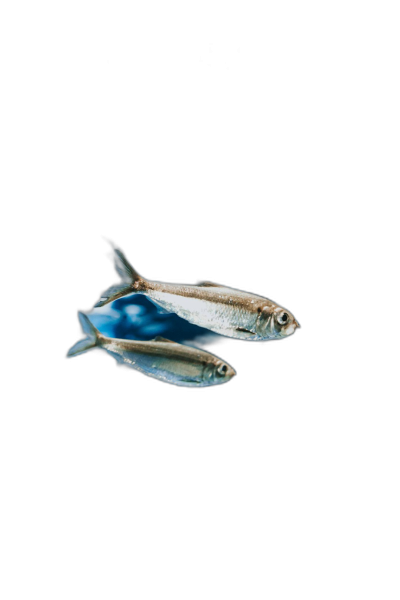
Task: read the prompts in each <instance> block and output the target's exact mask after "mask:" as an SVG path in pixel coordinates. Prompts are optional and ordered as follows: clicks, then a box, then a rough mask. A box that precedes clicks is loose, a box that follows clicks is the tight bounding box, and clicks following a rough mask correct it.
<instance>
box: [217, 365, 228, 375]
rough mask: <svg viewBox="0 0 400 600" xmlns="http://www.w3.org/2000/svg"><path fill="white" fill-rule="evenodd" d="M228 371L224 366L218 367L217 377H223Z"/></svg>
mask: <svg viewBox="0 0 400 600" xmlns="http://www.w3.org/2000/svg"><path fill="white" fill-rule="evenodd" d="M227 371H228V367H227V366H226V365H224V364H222V365H219V367H218V369H217V375H219V376H220V377H224V376H225V375H226V373H227Z"/></svg>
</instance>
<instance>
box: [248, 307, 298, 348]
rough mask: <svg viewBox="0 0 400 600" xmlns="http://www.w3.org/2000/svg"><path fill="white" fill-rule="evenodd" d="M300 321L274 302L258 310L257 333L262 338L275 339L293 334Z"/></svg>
mask: <svg viewBox="0 0 400 600" xmlns="http://www.w3.org/2000/svg"><path fill="white" fill-rule="evenodd" d="M299 327H300V323H299V322H298V321H297V319H296V318H295V317H294V315H292V313H291V312H289V311H288V310H287V309H286V308H282V306H278V305H276V304H272V305H267V306H264V307H263V308H262V309H261V310H260V315H259V319H258V323H257V335H258V336H259V337H260V338H262V339H264V340H277V339H280V338H284V337H288V336H289V335H293V333H294V332H295V331H296V329H297V328H299Z"/></svg>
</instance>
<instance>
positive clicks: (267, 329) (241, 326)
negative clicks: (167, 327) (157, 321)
mask: <svg viewBox="0 0 400 600" xmlns="http://www.w3.org/2000/svg"><path fill="white" fill-rule="evenodd" d="M114 258H115V268H116V270H117V271H118V273H119V275H120V277H121V278H122V281H123V283H122V284H120V285H113V286H112V287H110V288H109V289H108V290H107V291H105V292H104V293H103V294H102V296H101V298H100V300H99V302H97V304H96V305H95V306H96V307H98V306H104V305H105V304H108V302H112V301H113V300H116V299H117V298H121V297H122V296H127V295H128V294H133V293H139V294H144V295H145V296H147V297H148V298H150V300H152V301H153V302H154V303H155V304H157V305H158V306H161V308H163V309H164V310H166V311H168V312H173V313H176V314H177V315H179V316H180V317H182V318H183V319H186V320H187V321H190V323H194V324H195V325H199V326H200V327H205V328H207V329H210V330H211V331H215V332H217V333H220V334H222V335H225V336H227V337H232V338H238V339H242V340H270V339H279V338H284V337H287V336H289V335H292V334H293V333H294V332H295V331H296V329H297V328H298V327H300V324H299V323H298V321H297V320H296V319H295V318H294V316H293V315H292V313H290V312H289V311H288V310H287V309H286V308H283V307H282V306H279V304H276V302H273V301H272V300H269V299H268V298H263V297H262V296H257V295H255V294H250V293H248V292H242V291H241V290H236V289H233V288H230V287H227V286H224V285H219V284H217V283H211V282H210V281H204V282H202V283H199V284H197V285H182V284H176V283H161V282H157V281H149V280H148V279H144V278H143V277H141V276H140V275H139V273H137V271H135V269H134V268H133V267H132V265H130V264H129V262H128V261H127V259H126V258H125V256H124V254H123V253H122V252H121V250H119V249H118V248H114Z"/></svg>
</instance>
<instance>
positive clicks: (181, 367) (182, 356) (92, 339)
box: [67, 313, 236, 387]
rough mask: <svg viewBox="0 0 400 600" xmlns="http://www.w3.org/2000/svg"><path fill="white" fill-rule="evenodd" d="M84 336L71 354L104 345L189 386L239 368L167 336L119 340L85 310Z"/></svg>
mask: <svg viewBox="0 0 400 600" xmlns="http://www.w3.org/2000/svg"><path fill="white" fill-rule="evenodd" d="M78 316H79V320H80V323H81V326H82V329H83V331H84V332H85V333H86V334H87V336H88V337H86V338H85V339H84V340H80V341H79V342H77V343H76V344H75V345H74V346H73V347H72V348H71V349H70V350H69V352H68V355H67V356H75V355H76V354H81V353H82V352H86V351H87V350H90V349H91V348H94V347H96V346H97V347H100V348H102V349H103V350H105V351H106V352H108V353H109V354H111V356H113V357H114V358H115V359H116V360H117V361H118V362H119V363H120V364H123V365H126V366H128V367H131V368H133V369H136V370H137V371H140V372H141V373H144V374H145V375H148V376H149V377H154V378H155V379H159V380H160V381H164V382H166V383H173V384H175V385H180V386H187V387H206V386H211V385H217V384H220V383H225V382H227V381H229V380H230V379H231V378H232V377H233V376H234V375H235V374H236V372H235V370H234V369H233V368H232V367H231V366H230V365H228V364H227V363H226V362H224V361H222V360H221V359H220V358H218V357H217V356H215V355H214V354H211V353H210V352H205V351H204V350H200V349H198V348H191V347H189V346H185V345H183V344H177V343H176V342H172V341H171V340H166V339H164V338H155V339H154V340H151V341H149V342H140V341H135V340H119V339H114V338H109V337H106V336H104V335H102V334H101V333H100V332H99V331H98V330H97V329H96V328H95V327H94V325H92V323H91V322H90V320H89V319H88V317H87V316H86V315H84V314H83V313H78Z"/></svg>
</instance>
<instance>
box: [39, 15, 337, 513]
mask: <svg viewBox="0 0 400 600" xmlns="http://www.w3.org/2000/svg"><path fill="white" fill-rule="evenodd" d="M85 33H87V32H85ZM90 33H91V35H89V36H88V35H83V36H79V39H71V38H68V41H67V44H66V46H65V47H63V48H62V50H61V51H59V54H57V55H56V56H54V57H51V58H48V59H47V62H46V63H45V64H46V69H44V70H43V71H42V73H41V77H43V78H44V80H45V89H46V97H45V100H44V102H45V104H44V111H45V112H46V111H47V112H48V114H47V115H46V120H47V122H50V123H51V127H50V129H51V131H50V135H49V136H48V138H46V143H47V144H48V148H47V149H46V157H47V159H46V163H45V164H44V165H43V170H44V171H45V172H46V174H47V177H46V180H45V184H44V187H45V189H44V190H43V192H44V195H45V196H47V197H49V198H50V199H51V204H50V206H49V208H48V209H47V213H46V219H47V221H46V223H47V238H46V239H47V240H48V248H47V251H46V255H45V256H47V257H48V258H47V259H46V260H48V263H47V268H48V273H49V276H50V277H51V279H52V283H53V287H52V294H51V296H50V295H46V298H45V300H44V304H45V306H46V308H48V309H49V310H51V311H52V312H53V313H54V327H53V328H51V330H50V331H48V336H49V337H51V340H52V343H51V349H49V356H48V357H47V358H46V360H44V361H43V366H44V367H45V368H46V369H47V372H48V373H49V380H48V381H49V382H51V383H49V385H48V391H49V392H50V393H49V396H48V397H46V400H43V403H42V404H41V405H40V407H39V408H38V407H37V406H36V407H35V409H33V408H32V411H33V410H35V418H42V419H43V424H44V425H43V426H44V428H45V429H46V435H49V436H50V439H51V440H52V442H51V443H50V447H54V445H56V446H57V448H58V449H59V454H58V455H57V464H58V465H59V466H60V465H63V468H64V469H67V470H68V469H71V471H72V472H73V473H74V475H73V477H74V482H75V487H76V485H77V483H76V482H77V481H79V485H82V486H85V485H88V481H91V480H92V478H96V476H99V477H101V476H102V475H103V473H104V472H107V477H110V478H111V479H112V480H113V478H114V477H115V481H114V480H113V481H114V483H115V485H117V482H118V484H119V485H123V486H124V485H126V486H127V487H128V488H129V486H131V485H133V486H135V484H134V482H133V479H135V477H138V476H139V473H141V474H142V475H143V477H144V478H154V477H156V480H157V481H159V482H161V481H163V482H164V483H165V482H166V483H165V485H169V484H168V482H170V479H171V478H172V477H173V475H172V473H173V472H174V470H175V469H176V467H177V466H178V471H177V473H178V475H177V477H178V479H179V480H180V481H181V483H182V482H183V483H185V482H186V481H187V482H188V485H189V486H190V490H191V491H190V492H188V493H190V494H193V493H197V492H196V485H197V484H196V481H198V480H199V479H201V478H203V477H204V478H205V480H206V481H207V486H206V487H207V489H216V488H217V487H218V486H221V485H222V487H223V486H224V483H223V482H224V481H225V479H226V478H227V477H233V478H234V479H236V477H239V479H240V484H239V483H238V486H239V488H240V489H238V490H237V493H238V494H239V493H243V490H246V489H250V488H252V490H253V491H252V492H251V496H252V498H257V499H258V500H260V499H262V498H264V496H263V494H264V493H265V490H264V485H265V482H266V479H268V478H270V477H272V478H273V481H274V482H275V484H274V487H275V489H276V490H278V491H276V492H275V493H276V494H277V495H276V496H274V498H275V501H276V502H277V503H280V502H281V501H282V502H288V501H290V497H291V494H287V489H288V485H289V487H290V486H292V487H293V486H294V487H295V488H296V490H297V491H296V494H297V495H300V496H301V494H302V490H303V489H304V487H307V485H308V483H309V482H310V481H311V480H314V483H315V481H317V482H319V481H321V472H322V471H323V470H324V469H321V461H322V462H324V463H325V464H326V462H329V460H330V458H329V455H330V450H328V451H327V453H326V454H323V455H321V446H322V445H323V443H324V440H326V439H327V437H329V435H331V433H332V423H333V422H335V419H336V411H337V404H336V403H335V402H334V401H333V400H332V398H329V394H328V392H329V390H331V387H332V381H331V380H330V379H327V378H326V376H325V368H326V363H325V357H324V351H323V343H324V339H326V338H325V336H327V335H328V325H327V322H326V317H325V315H324V308H323V307H324V304H325V302H326V301H327V292H326V291H325V289H324V288H323V287H322V286H321V281H322V277H323V274H325V275H326V272H327V271H328V272H329V264H328V262H327V251H326V246H324V245H323V243H322V242H323V241H324V238H325V236H326V235H327V231H328V229H329V224H330V215H331V214H333V213H334V212H335V202H334V200H335V194H336V190H335V180H334V175H333V174H332V169H331V168H328V164H329V163H330V161H331V152H332V149H331V148H328V146H330V142H329V140H330V139H331V137H332V129H333V128H335V126H336V125H335V119H337V111H335V110H332V104H331V99H332V96H333V95H334V86H332V85H331V81H332V77H334V65H333V64H332V59H331V56H330V54H329V52H327V51H326V50H323V49H322V45H321V40H320V39H317V36H314V37H313V38H310V37H309V36H307V35H305V33H304V30H301V31H298V32H297V35H293V30H288V29H285V27H283V28H281V29H280V31H279V33H277V32H275V33H274V31H273V28H270V30H269V35H268V36H266V38H265V40H264V39H261V40H258V41H257V40H255V41H254V40H249V39H248V38H247V39H246V40H245V39H244V38H243V36H240V35H237V34H235V33H234V34H232V35H230V36H221V35H220V34H219V33H218V32H216V33H212V34H211V33H207V34H206V33H203V34H196V35H195V36H191V35H187V36H185V38H182V37H181V38H179V42H177V41H176V39H173V38H168V37H167V38H165V37H164V38H160V39H158V38H157V36H155V37H152V38H147V37H146V36H142V37H141V38H138V37H137V36H135V37H134V39H133V38H132V37H131V36H130V35H129V34H128V33H127V32H126V31H124V33H123V34H121V35H119V31H118V29H116V30H110V29H107V27H105V28H103V29H102V30H101V31H100V32H96V33H93V32H90ZM319 35H320V36H321V37H323V32H320V34H319ZM144 37H145V39H144ZM250 37H251V36H250ZM104 236H105V237H106V238H109V239H111V240H112V241H113V242H114V243H115V244H117V245H118V246H120V247H121V248H122V249H123V250H124V251H125V253H126V255H127V256H128V258H129V259H130V261H131V262H132V264H133V266H134V267H135V268H136V269H137V270H138V272H139V273H140V274H142V275H143V276H144V277H145V278H148V279H150V280H158V281H165V282H172V283H188V284H191V283H195V282H196V281H199V280H210V281H215V282H218V283H222V284H225V285H228V286H231V287H234V288H237V289H241V290H245V291H248V292H252V293H255V294H257V295H260V296H263V297H266V298H269V299H271V300H273V301H275V302H277V303H279V304H281V305H282V306H284V307H286V308H287V309H288V310H290V311H291V312H292V313H293V314H294V315H295V317H296V318H297V319H298V321H299V323H300V325H301V329H300V330H299V331H297V332H296V333H295V334H294V335H293V336H291V337H289V338H288V339H285V340H279V341H270V342H266V343H250V342H245V341H240V340H233V339H228V338H227V339H226V340H225V341H224V342H222V343H221V344H218V345H215V346H210V347H208V348H206V349H207V350H209V351H210V352H212V353H214V354H216V355H217V356H219V357H221V358H223V359H225V360H226V361H227V362H228V363H229V364H231V365H232V366H233V367H234V368H235V369H236V371H237V376H236V377H235V378H234V379H233V380H232V381H230V382H228V383H227V384H224V385H220V386H215V387H210V388H204V389H185V388H179V387H176V386H172V385H167V384H163V383H161V382H159V381H156V380H154V379H151V378H149V377H145V376H143V375H141V374H139V373H136V372H134V371H131V370H129V369H122V368H119V367H117V365H116V363H115V361H114V359H113V358H112V357H110V356H108V355H106V354H105V353H102V352H90V353H88V354H85V355H82V356H78V357H76V358H73V359H66V358H65V356H66V353H67V351H68V349H69V347H70V346H71V345H72V344H74V343H75V342H76V341H77V340H78V339H79V338H80V337H81V332H80V328H79V324H78V321H77V317H76V313H77V310H79V309H81V310H89V309H90V308H91V307H92V306H93V304H94V303H95V302H96V301H97V300H98V298H99V296H100V293H101V292H102V291H103V290H104V289H106V288H107V287H108V286H109V285H110V284H111V283H114V282H116V281H117V277H116V275H115V273H114V271H113V267H112V264H111V262H110V261H109V260H108V258H107V254H108V252H109V251H108V247H107V244H106V243H105V242H104V241H103V237H104ZM38 411H39V413H40V414H39V417H38ZM46 439H47V442H46V448H48V447H49V443H48V438H46ZM332 452H334V448H333V449H332ZM155 473H157V475H155ZM239 474H240V475H239ZM93 480H94V479H93ZM189 480H190V481H191V483H189ZM278 482H279V483H278ZM288 482H290V483H288ZM89 485H90V484H89ZM110 485H111V486H112V485H113V484H112V483H111V482H110V480H108V483H107V486H108V487H109V486H110ZM160 485H161V483H160ZM193 486H194V487H193ZM210 486H211V487H210ZM249 486H250V487H249ZM254 486H255V487H254ZM263 490H264V491H263ZM279 490H285V492H283V491H282V495H280V491H279ZM160 493H161V492H160ZM163 493H164V494H165V493H167V492H165V490H164V492H163ZM199 493H200V492H199Z"/></svg>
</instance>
